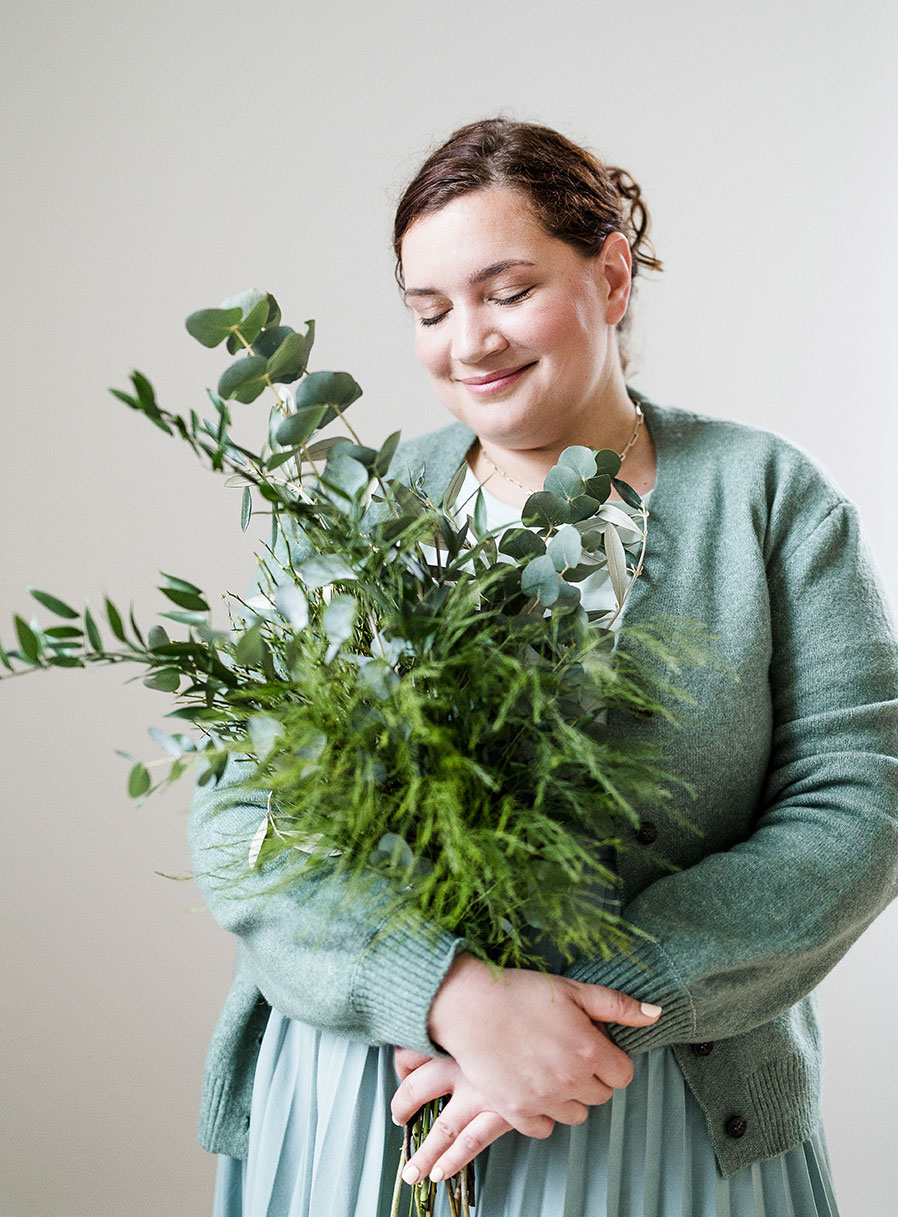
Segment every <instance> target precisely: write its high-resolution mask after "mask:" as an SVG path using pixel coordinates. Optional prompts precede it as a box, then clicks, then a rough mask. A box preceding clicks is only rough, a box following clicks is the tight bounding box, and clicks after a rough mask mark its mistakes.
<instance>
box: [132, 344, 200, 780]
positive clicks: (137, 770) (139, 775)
mask: <svg viewBox="0 0 898 1217" xmlns="http://www.w3.org/2000/svg"><path fill="white" fill-rule="evenodd" d="M207 345H208V343H207ZM151 785H152V783H151V781H150V774H149V771H148V769H147V768H146V766H145V765H143V764H142V763H141V762H140V761H138V762H137V764H136V765H135V766H134V768H133V769H132V770H131V772H130V773H129V774H128V794H129V795H130V796H131V798H132V799H139V798H140V796H141V795H143V794H146V792H147V791H148V790H149V789H150V786H151Z"/></svg>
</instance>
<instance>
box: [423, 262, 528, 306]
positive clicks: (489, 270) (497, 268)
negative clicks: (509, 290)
mask: <svg viewBox="0 0 898 1217" xmlns="http://www.w3.org/2000/svg"><path fill="white" fill-rule="evenodd" d="M515 266H536V263H535V262H525V261H524V260H523V259H522V258H509V259H507V260H506V261H504V262H493V263H491V264H490V265H489V266H484V268H483V269H482V270H477V271H475V272H474V274H473V275H470V276H469V277H468V285H469V286H470V287H475V286H476V285H477V284H478V283H483V282H484V281H485V280H486V279H492V277H493V276H494V275H501V273H502V272H503V271H504V270H511V269H512V267H515ZM440 295H442V292H441V291H440V290H439V288H436V287H408V288H406V290H405V296H406V298H408V297H409V296H440Z"/></svg>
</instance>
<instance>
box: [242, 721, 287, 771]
mask: <svg viewBox="0 0 898 1217" xmlns="http://www.w3.org/2000/svg"><path fill="white" fill-rule="evenodd" d="M246 727H247V731H248V732H249V738H250V740H251V741H252V745H253V750H254V751H255V754H256V757H257V758H258V759H259V760H260V761H264V760H265V759H266V758H267V757H268V756H269V755H270V754H271V752H272V751H273V750H274V746H275V744H276V743H277V739H278V736H279V735H280V733H281V724H280V723H279V722H278V720H277V719H276V718H271V717H270V716H269V715H267V714H253V715H252V716H251V717H250V719H249V722H248V723H247V724H246Z"/></svg>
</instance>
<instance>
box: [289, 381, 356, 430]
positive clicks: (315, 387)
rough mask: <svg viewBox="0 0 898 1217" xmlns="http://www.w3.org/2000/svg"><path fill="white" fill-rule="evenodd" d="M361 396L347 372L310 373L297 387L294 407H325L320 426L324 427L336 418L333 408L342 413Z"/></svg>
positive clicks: (335, 411)
mask: <svg viewBox="0 0 898 1217" xmlns="http://www.w3.org/2000/svg"><path fill="white" fill-rule="evenodd" d="M361 396H362V390H361V388H360V387H359V385H358V384H356V382H355V381H354V380H353V378H352V377H351V376H350V375H349V373H348V372H310V373H309V375H308V376H306V377H304V379H303V380H301V381H300V383H299V385H298V386H297V389H296V407H297V409H299V408H300V407H302V406H327V407H328V409H327V412H326V413H325V415H324V419H323V421H322V424H321V425H322V426H323V427H326V426H327V424H328V423H330V422H333V420H334V419H335V418H336V417H337V410H335V409H334V408H333V407H334V406H337V407H339V410H340V413H342V412H343V411H344V410H345V409H346V408H347V406H350V405H351V404H352V403H353V402H354V401H357V400H358V398H360V397H361Z"/></svg>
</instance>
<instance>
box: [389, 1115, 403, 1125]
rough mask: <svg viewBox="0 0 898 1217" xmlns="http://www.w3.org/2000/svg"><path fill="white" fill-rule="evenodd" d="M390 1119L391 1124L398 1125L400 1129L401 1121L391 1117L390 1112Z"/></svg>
mask: <svg viewBox="0 0 898 1217" xmlns="http://www.w3.org/2000/svg"><path fill="white" fill-rule="evenodd" d="M390 1119H391V1120H392V1121H393V1123H394V1124H398V1125H399V1126H400V1127H401V1126H402V1121H401V1120H397V1119H396V1117H395V1116H394V1115H393V1113H392V1112H390Z"/></svg>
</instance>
